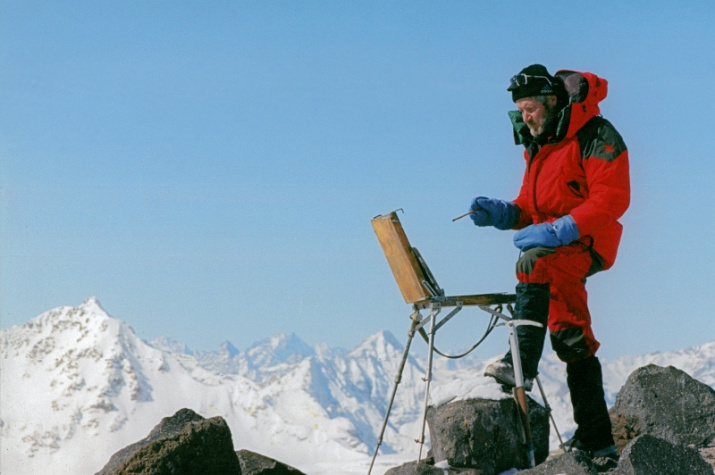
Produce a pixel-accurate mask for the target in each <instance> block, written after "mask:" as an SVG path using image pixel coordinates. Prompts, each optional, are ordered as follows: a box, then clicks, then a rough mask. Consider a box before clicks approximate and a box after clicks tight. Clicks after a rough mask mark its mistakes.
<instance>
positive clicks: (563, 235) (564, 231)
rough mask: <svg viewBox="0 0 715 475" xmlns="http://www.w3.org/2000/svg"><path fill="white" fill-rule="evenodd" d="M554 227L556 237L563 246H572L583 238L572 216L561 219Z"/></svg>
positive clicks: (568, 215)
mask: <svg viewBox="0 0 715 475" xmlns="http://www.w3.org/2000/svg"><path fill="white" fill-rule="evenodd" d="M552 225H553V227H554V232H555V233H556V237H557V238H558V240H559V241H560V242H561V245H562V246H566V245H567V244H571V243H572V242H573V241H575V240H576V239H578V238H579V237H580V236H581V234H580V233H579V230H578V225H577V224H576V221H575V220H574V219H573V217H572V216H571V215H570V214H567V215H566V216H562V217H560V218H559V219H557V220H556V221H554V222H553V223H552Z"/></svg>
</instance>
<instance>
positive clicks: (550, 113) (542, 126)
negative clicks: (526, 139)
mask: <svg viewBox="0 0 715 475" xmlns="http://www.w3.org/2000/svg"><path fill="white" fill-rule="evenodd" d="M544 111H545V113H544V116H543V117H542V118H541V120H540V121H538V122H532V123H529V124H526V125H527V127H529V132H531V136H532V137H534V138H536V137H538V136H540V135H541V134H543V133H544V132H545V131H546V130H547V129H549V128H550V127H549V126H550V125H551V122H552V121H553V120H554V118H555V117H556V107H551V106H549V105H548V104H544Z"/></svg>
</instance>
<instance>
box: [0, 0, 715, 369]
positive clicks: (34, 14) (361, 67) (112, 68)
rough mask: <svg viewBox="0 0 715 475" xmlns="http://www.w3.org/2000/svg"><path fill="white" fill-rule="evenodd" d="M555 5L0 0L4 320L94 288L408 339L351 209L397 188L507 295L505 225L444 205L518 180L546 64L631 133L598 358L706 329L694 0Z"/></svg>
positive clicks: (421, 240) (373, 205)
mask: <svg viewBox="0 0 715 475" xmlns="http://www.w3.org/2000/svg"><path fill="white" fill-rule="evenodd" d="M574 5H575V4H574V3H573V2H565V1H564V2H559V1H556V2H551V3H549V4H543V3H541V4H540V3H538V2H536V3H535V2H525V1H512V2H497V1H484V2H476V1H475V2H459V1H450V2H422V1H418V2H373V1H360V2H358V1H355V2H340V1H337V2H336V1H315V2H311V1H306V2H287V1H260V2H258V1H257V2H241V1H239V2H228V1H226V2H221V1H216V2H187V1H171V2H170V1H151V2H149V1H122V2H119V1H98V2H89V1H84V2H72V1H69V2H36V1H13V0H8V1H5V2H3V4H2V6H1V7H0V160H1V162H0V186H1V189H0V312H1V314H0V319H1V324H2V327H3V328H7V327H9V326H11V325H17V324H21V323H24V322H26V321H27V320H28V319H29V318H31V317H33V316H35V315H37V314H39V313H41V312H44V311H46V310H49V309H51V308H54V307H57V306H61V305H73V306H76V305H78V304H80V303H81V302H82V301H83V300H85V299H86V298H88V297H90V296H96V297H98V299H99V300H100V302H101V303H102V304H103V306H104V307H105V309H106V310H107V311H108V312H109V313H110V314H111V315H112V316H114V317H116V318H119V319H122V320H125V321H127V322H128V323H129V324H131V325H132V327H133V328H134V329H135V330H136V331H137V333H138V334H139V335H140V336H141V337H142V338H145V339H147V340H150V339H153V338H155V337H158V336H169V337H172V338H174V339H176V340H178V341H180V342H185V343H186V344H188V345H189V346H190V347H192V348H194V349H206V350H208V349H213V348H216V347H218V345H219V344H220V343H221V342H222V341H224V340H230V341H231V342H232V343H234V344H235V345H236V346H237V347H239V348H246V347H247V346H248V345H250V344H251V343H253V342H256V341H258V340H260V339H263V338H265V337H267V336H269V335H272V334H274V333H278V332H295V333H296V334H298V335H299V336H300V337H301V338H303V339H304V340H305V341H306V342H308V343H310V344H316V343H327V344H329V345H330V346H342V347H345V348H350V347H353V346H355V345H357V344H358V343H359V342H360V341H361V340H362V339H364V338H365V337H367V336H368V335H370V334H372V333H375V332H377V331H379V330H382V329H387V330H390V331H392V332H393V333H395V335H396V336H397V337H398V339H400V340H403V339H404V336H405V334H406V330H407V328H408V326H409V320H408V316H409V313H410V308H409V306H408V305H406V304H404V302H403V301H402V297H401V296H400V293H399V291H398V289H397V286H396V284H395V283H394V280H393V278H392V275H391V273H390V271H389V268H388V267H387V263H386V261H385V259H384V256H383V254H382V251H381V250H380V247H379V245H378V243H377V240H376V238H375V235H374V233H373V231H372V228H371V226H370V220H371V219H372V218H373V217H374V216H376V215H379V214H383V213H387V212H389V211H392V210H394V209H397V208H402V209H403V210H404V213H403V214H401V220H402V223H403V225H404V227H405V229H406V231H407V233H408V236H409V237H410V240H411V242H412V244H413V245H414V246H416V247H417V248H418V249H419V250H420V252H421V253H422V255H423V256H424V257H425V258H426V260H427V261H428V263H429V264H430V266H431V267H432V270H433V272H434V273H435V274H436V276H437V279H438V280H439V282H440V284H441V285H442V287H444V288H445V289H446V291H447V293H449V294H466V293H489V292H511V291H513V287H514V284H515V278H514V275H513V268H514V262H515V260H516V259H517V257H518V251H517V250H516V248H514V247H513V245H512V241H511V238H512V235H513V232H511V231H497V230H494V229H480V228H476V227H475V226H473V225H472V223H471V221H470V220H467V219H465V220H462V221H458V222H456V223H452V221H451V219H452V218H453V217H455V216H457V215H459V214H461V213H463V212H465V211H466V210H467V209H468V206H469V203H470V202H471V200H472V198H473V197H474V196H477V195H486V196H491V197H497V198H505V199H512V198H514V197H515V196H516V193H517V192H518V187H519V184H520V182H521V175H522V172H523V161H522V158H521V150H520V149H519V148H518V147H516V146H515V145H514V144H513V141H512V132H511V126H510V123H509V120H508V117H507V111H508V110H510V109H512V108H513V104H512V102H511V100H510V96H509V94H508V93H507V92H506V87H507V85H508V80H509V77H511V76H512V75H514V74H515V73H517V72H518V71H519V70H520V69H522V68H523V67H524V66H527V65H529V64H532V63H542V64H544V65H546V66H547V67H548V68H549V70H550V71H552V72H555V71H556V70H558V69H572V70H581V71H591V72H594V73H596V74H598V75H600V76H601V77H603V78H606V79H607V80H608V81H609V96H608V97H607V98H606V100H605V101H604V102H603V103H602V106H601V110H602V113H603V114H604V116H605V117H606V118H608V119H609V120H610V121H611V122H612V123H613V124H614V125H615V126H616V127H617V128H618V130H619V131H620V132H621V134H622V135H623V137H624V139H625V141H626V144H627V145H628V147H629V151H630V158H631V177H632V204H631V208H630V209H629V211H628V212H627V214H626V216H625V217H624V219H623V224H624V225H625V233H624V236H623V241H622V246H621V249H620V255H619V259H618V262H617V263H616V265H615V266H614V268H613V269H612V270H610V271H608V272H606V273H603V274H599V275H596V276H594V277H593V278H592V279H590V281H589V283H588V289H589V296H590V306H591V310H592V313H593V318H594V328H595V331H596V335H597V337H598V338H599V339H600V340H601V342H602V344H603V346H602V349H601V354H602V355H603V356H605V357H607V358H609V357H610V358H614V357H617V356H621V355H626V354H639V353H645V352H650V351H657V350H671V349H677V348H681V347H685V346H691V345H695V344H699V343H705V342H707V341H711V340H712V338H713V336H714V335H715V318H713V309H714V308H715V292H713V284H714V283H715V280H714V279H713V277H712V270H713V269H715V258H714V256H715V251H713V246H712V239H713V236H715V224H714V222H713V219H712V218H711V216H712V212H711V211H710V208H711V206H712V205H711V204H710V202H711V201H712V198H713V196H715V193H713V178H714V177H715V163H714V161H713V159H712V153H713V152H712V151H713V149H714V148H715V139H714V138H713V132H712V111H713V110H715V100H714V97H715V94H713V84H715V67H713V64H715V46H714V45H715V33H713V29H712V25H711V24H710V23H711V21H712V19H713V17H714V16H715V3H713V2H712V1H710V0H707V1H706V0H701V1H693V2H685V3H681V4H678V5H676V4H675V3H673V2H653V1H648V2H646V1H643V2H635V1H634V2H622V1H605V2H598V3H597V4H592V3H589V6H585V5H586V2H584V4H583V5H582V6H581V7H576V6H574ZM485 324H486V316H485V314H482V313H480V312H478V311H475V310H464V311H463V312H462V313H461V314H460V315H459V316H458V317H457V318H455V319H454V320H452V321H451V322H450V323H449V325H447V326H445V327H444V328H443V329H442V330H440V332H441V333H440V334H439V336H438V339H437V343H438V346H440V347H441V348H443V349H446V350H452V349H454V350H456V349H459V348H463V347H466V346H468V345H470V344H471V343H472V342H473V341H476V339H478V338H479V337H480V336H481V334H482V332H483V329H484V325H485ZM505 341H506V332H505V331H502V334H501V335H496V336H495V335H493V336H491V337H490V339H489V341H488V343H487V344H486V345H485V347H484V348H483V349H482V350H480V351H481V352H482V354H483V356H484V357H488V356H492V355H493V354H494V353H495V352H498V351H501V350H502V349H503V348H504V347H505Z"/></svg>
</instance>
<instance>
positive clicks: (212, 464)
mask: <svg viewBox="0 0 715 475" xmlns="http://www.w3.org/2000/svg"><path fill="white" fill-rule="evenodd" d="M124 473H136V474H147V475H148V474H151V475H164V474H166V475H169V474H171V475H190V474H196V473H215V474H225V475H241V467H240V465H239V462H238V457H237V456H236V453H235V452H234V450H233V441H232V439H231V431H230V430H229V428H228V425H227V424H226V421H225V420H224V419H223V418H222V417H213V418H211V419H204V418H203V417H201V416H200V415H198V414H196V413H195V412H194V411H192V410H190V409H181V410H180V411H178V412H177V413H176V414H174V415H173V416H172V417H165V418H164V419H162V420H161V422H160V423H159V424H158V425H157V426H156V427H155V428H154V429H153V430H152V431H151V432H150V433H149V435H148V436H147V437H146V438H145V439H143V440H141V441H139V442H137V443H135V444H132V445H130V446H128V447H126V448H124V449H122V450H120V451H119V452H117V453H116V454H114V455H113V456H112V457H111V458H110V460H109V462H108V463H107V465H105V467H104V468H103V469H102V470H101V471H100V472H98V473H97V475H114V474H124Z"/></svg>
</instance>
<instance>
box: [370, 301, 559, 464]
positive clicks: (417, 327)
mask: <svg viewBox="0 0 715 475" xmlns="http://www.w3.org/2000/svg"><path fill="white" fill-rule="evenodd" d="M463 298H464V299H466V300H468V301H469V302H470V303H471V304H472V305H477V306H478V307H479V308H480V309H482V310H484V311H486V312H488V313H490V314H491V315H493V316H495V317H497V318H499V319H501V320H503V321H504V322H503V323H500V324H497V325H495V326H506V327H507V328H508V329H509V344H510V347H511V351H512V354H513V355H514V375H515V379H516V387H515V388H513V390H512V394H513V396H514V399H515V401H516V403H517V406H518V408H519V426H520V428H521V430H522V431H521V433H522V437H523V442H524V443H525V445H526V446H527V450H528V455H529V461H530V465H531V466H532V467H533V466H534V465H535V460H534V443H533V440H532V436H531V425H530V423H529V407H528V402H527V398H526V391H525V389H524V375H523V372H522V369H521V360H520V358H519V344H518V341H517V338H516V327H518V326H520V325H536V326H541V324H539V323H536V322H533V321H531V320H515V319H513V318H512V317H509V316H507V315H504V314H503V313H502V312H501V307H502V303H511V302H512V301H513V299H514V296H513V295H506V294H486V295H472V296H466V297H463ZM476 302H481V303H476ZM464 305H465V302H464V301H463V300H462V299H461V298H459V297H441V296H436V297H434V298H433V299H430V300H429V301H428V302H424V303H420V304H415V305H414V312H413V313H412V314H411V315H410V320H411V323H410V329H409V331H408V332H407V342H406V344H405V351H404V353H403V356H402V361H401V362H400V365H399V367H398V371H397V375H396V376H395V380H394V385H393V387H392V392H391V394H390V400H389V402H388V406H387V411H386V414H385V418H384V420H383V423H382V428H381V429H380V434H379V436H378V439H377V444H376V446H375V452H374V454H373V457H372V462H371V463H370V469H369V470H368V475H370V473H371V472H372V468H373V466H374V464H375V459H376V458H377V453H378V451H379V450H380V446H381V445H382V441H383V437H384V435H385V429H386V428H387V423H388V420H389V418H390V412H391V410H392V406H393V404H394V401H395V396H396V394H397V388H398V386H399V384H400V382H401V381H402V372H403V370H404V367H405V363H406V361H407V358H408V356H409V351H410V346H411V345H412V339H413V338H414V335H415V333H416V332H417V331H422V330H423V328H424V327H425V326H427V324H429V331H428V332H427V335H428V338H427V340H428V347H429V348H428V353H427V368H426V370H425V378H424V380H425V382H426V387H425V398H424V406H423V410H422V418H421V424H420V428H421V429H420V434H419V437H418V438H417V439H416V440H415V441H416V442H417V443H418V444H419V446H420V448H419V454H418V458H417V461H418V463H419V462H420V461H421V460H422V451H423V448H424V442H425V430H426V426H427V410H428V407H429V390H430V383H431V381H432V365H433V355H434V352H435V348H434V341H435V335H436V333H437V330H439V329H440V328H441V327H442V326H443V325H445V324H446V323H447V322H448V321H449V320H450V319H452V317H454V316H455V315H456V314H457V313H458V312H459V311H461V310H462V308H463V307H464ZM443 307H454V309H453V310H452V311H451V312H449V313H448V314H447V315H446V316H445V317H444V318H442V319H441V320H440V321H439V322H438V321H437V316H438V314H439V313H440V312H441V311H442V308H443ZM507 308H509V310H511V305H508V307H507ZM424 309H427V310H429V315H427V317H425V318H422V314H421V310H424ZM510 313H511V312H510ZM539 388H540V389H541V383H540V382H539ZM542 397H543V398H544V401H546V398H545V395H544V393H543V389H542Z"/></svg>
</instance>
